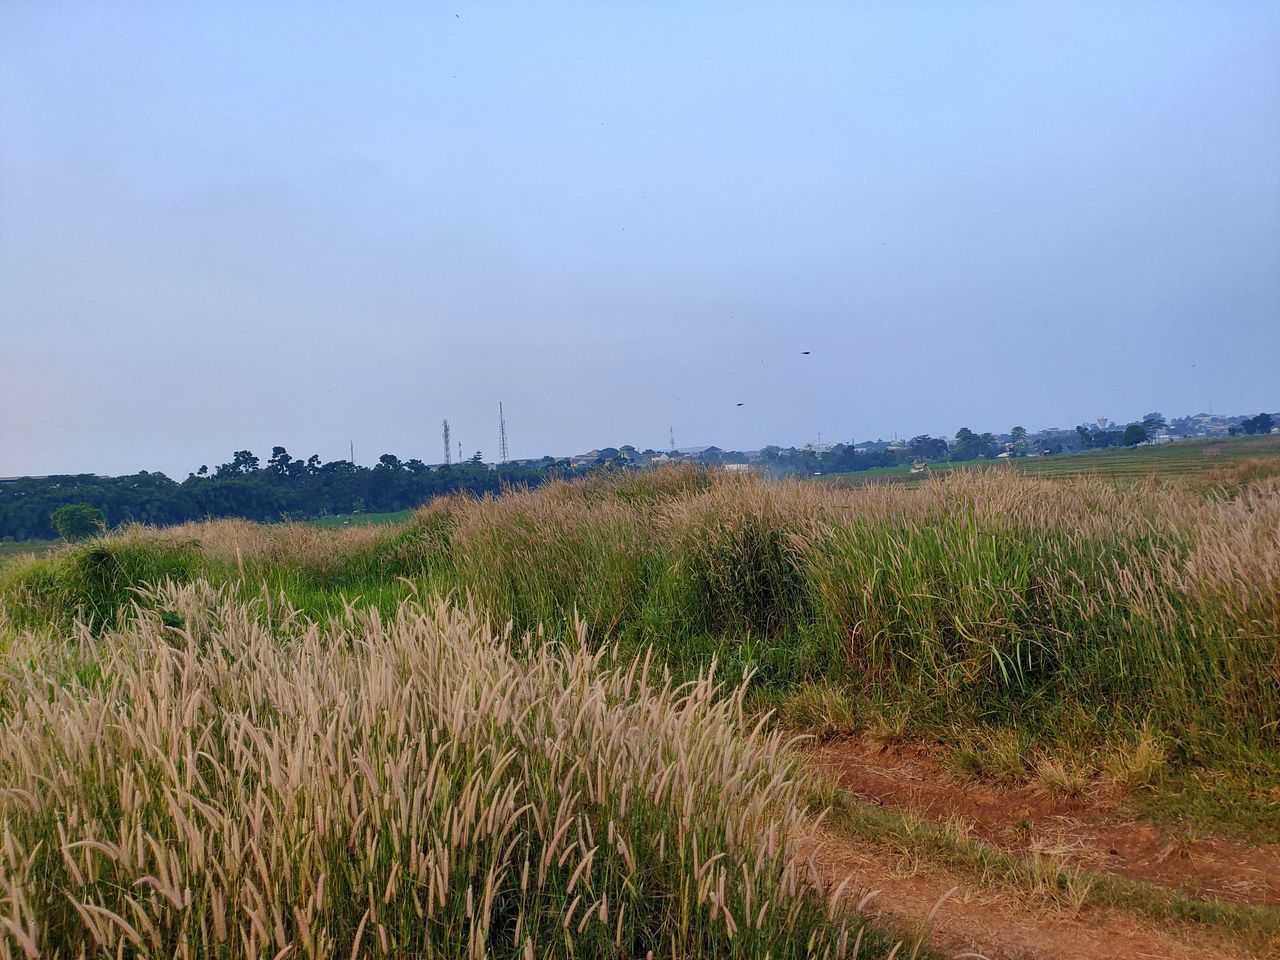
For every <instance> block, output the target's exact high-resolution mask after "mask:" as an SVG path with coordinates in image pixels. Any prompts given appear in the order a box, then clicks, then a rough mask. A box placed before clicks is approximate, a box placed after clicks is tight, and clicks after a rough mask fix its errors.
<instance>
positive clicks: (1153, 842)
mask: <svg viewBox="0 0 1280 960" xmlns="http://www.w3.org/2000/svg"><path fill="white" fill-rule="evenodd" d="M809 753H810V755H811V756H812V758H813V761H814V765H815V767H816V769H817V771H818V772H819V773H821V774H823V775H824V776H827V777H829V778H830V779H832V780H834V781H836V782H837V783H839V784H840V785H841V786H842V787H844V788H845V789H847V790H849V791H850V792H851V793H853V794H855V795H857V796H859V797H861V798H863V799H866V800H871V801H874V802H876V803H881V804H884V805H886V806H893V807H897V808H899V809H903V810H907V811H910V812H912V813H914V814H917V815H919V816H922V817H928V818H930V819H934V820H944V821H945V820H961V821H963V822H965V823H966V824H967V825H968V827H969V829H970V831H971V832H972V833H973V834H974V835H975V836H977V837H979V838H980V839H982V840H984V841H986V842H988V843H991V844H993V845H994V846H998V847H1001V848H1002V849H1005V850H1010V851H1013V852H1020V853H1029V852H1031V851H1032V850H1036V849H1039V850H1040V851H1042V852H1045V853H1049V854H1052V855H1054V856H1056V857H1058V858H1060V859H1062V860H1064V861H1065V862H1067V863H1071V864H1078V865H1080V866H1083V867H1086V868H1087V869H1090V870H1094V871H1098V872H1103V873H1111V874H1117V875H1120V876H1125V877H1131V878H1133V879H1136V880H1142V881H1144V882H1147V883H1154V884H1160V885H1162V886H1168V887H1175V888H1177V889H1180V890H1183V891H1185V892H1186V893H1188V894H1190V895H1192V896H1196V897H1215V898H1217V899H1220V900H1234V901H1237V902H1240V903H1258V904H1269V905H1273V906H1275V905H1280V845H1277V844H1264V845H1260V846H1247V845H1244V844H1239V843H1232V842H1229V841H1226V840H1218V839H1205V840H1194V841H1183V842H1178V841H1175V840H1173V839H1172V838H1170V837H1168V836H1166V835H1163V834H1161V833H1160V832H1159V831H1157V830H1156V829H1155V828H1154V827H1153V826H1151V824H1149V823H1146V822H1144V821H1141V820H1136V819H1133V818H1132V817H1126V816H1124V815H1123V813H1122V812H1121V811H1120V809H1119V808H1118V806H1117V804H1116V802H1115V798H1114V797H1109V796H1106V795H1100V794H1095V795H1090V796H1087V797H1081V798H1078V799H1070V798H1063V797H1058V796H1053V795H1051V794H1048V793H1047V792H1045V791H1043V790H1041V789H1039V788H1037V787H1033V786H1007V787H1006V786H994V785H991V784H987V783H961V782H957V781H956V779H955V778H954V777H952V776H951V775H950V774H949V773H948V772H947V771H946V770H945V769H944V768H943V767H942V764H941V762H940V753H939V750H938V749H937V748H934V747H931V746H927V745H907V746H880V745H876V744H873V743H870V742H867V741H862V740H847V741H841V742H837V743H830V744H824V745H822V746H819V747H815V748H813V749H812V750H810V751H809Z"/></svg>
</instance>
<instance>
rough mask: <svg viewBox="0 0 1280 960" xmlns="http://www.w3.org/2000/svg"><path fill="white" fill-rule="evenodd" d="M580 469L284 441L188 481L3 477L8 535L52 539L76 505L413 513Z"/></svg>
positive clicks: (158, 514) (0, 523)
mask: <svg viewBox="0 0 1280 960" xmlns="http://www.w3.org/2000/svg"><path fill="white" fill-rule="evenodd" d="M572 472H573V471H572V470H571V469H570V467H569V462H568V461H567V460H556V459H554V458H552V457H544V458H543V459H542V460H538V461H532V462H521V463H520V464H503V465H501V466H499V467H497V468H492V467H490V466H488V465H486V464H484V463H483V462H481V458H480V455H479V454H478V453H477V454H476V455H475V456H473V457H472V458H471V459H470V460H467V461H464V462H462V463H458V464H453V465H450V466H436V467H433V466H428V465H427V464H425V463H423V462H422V461H421V460H416V459H414V460H403V461H402V460H400V459H399V458H398V457H396V456H395V455H393V454H390V453H387V454H383V455H382V456H381V457H379V458H378V462H377V464H375V465H374V466H372V467H365V466H360V465H358V464H354V463H352V462H351V461H349V460H334V461H330V462H328V463H321V462H320V458H319V457H317V456H312V457H309V458H307V459H306V460H300V459H295V458H293V457H291V456H290V455H289V453H288V451H287V450H285V448H284V447H274V448H273V449H272V452H271V457H270V458H269V459H268V460H267V462H266V463H265V464H263V463H261V462H260V461H259V458H258V457H256V456H254V455H253V453H252V452H250V451H248V450H238V451H236V452H235V453H234V454H233V455H232V458H231V460H230V461H228V462H227V463H223V464H220V465H218V466H217V467H215V468H214V469H212V470H210V469H209V467H208V466H202V467H200V469H199V470H196V471H194V472H192V473H190V474H189V475H188V476H187V478H186V479H185V480H183V481H181V482H179V481H176V480H173V479H171V478H169V477H167V476H165V475H164V474H163V473H149V472H147V471H145V470H144V471H142V472H140V473H135V474H130V475H128V476H121V477H99V476H95V475H94V474H77V475H65V476H51V477H41V478H36V477H23V478H21V479H17V480H11V481H6V482H4V483H0V538H12V539H14V540H37V539H49V538H52V537H54V536H55V535H56V534H57V532H58V531H57V530H56V528H55V526H54V522H53V513H54V511H55V510H57V509H58V508H59V507H61V506H63V505H66V504H73V503H74V504H88V505H89V506H91V507H93V508H95V509H97V510H99V511H101V512H102V515H103V518H104V521H105V524H106V525H107V526H109V527H118V526H124V525H126V524H130V523H147V524H154V525H157V526H165V525H168V524H174V523H183V522H185V521H189V520H202V519H205V518H221V517H242V518H244V519H246V520H258V521H263V522H273V521H279V520H288V519H306V518H312V517H321V516H332V515H335V514H345V513H361V512H371V513H373V512H378V513H381V512H389V511H394V510H405V509H409V508H412V507H417V506H420V505H421V504H423V503H424V502H426V501H427V500H429V499H431V498H432V497H434V496H438V495H440V494H449V493H458V492H464V493H469V494H474V495H480V494H486V493H497V492H498V491H500V490H501V489H502V488H503V487H504V486H512V485H527V486H530V487H533V486H537V485H538V484H540V483H543V482H544V481H546V480H547V479H549V478H550V477H552V476H560V475H567V474H570V473H572Z"/></svg>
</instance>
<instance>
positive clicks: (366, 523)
mask: <svg viewBox="0 0 1280 960" xmlns="http://www.w3.org/2000/svg"><path fill="white" fill-rule="evenodd" d="M412 513H413V511H412V510H396V511H394V512H393V513H340V514H336V515H335V516H332V517H316V518H315V519H313V520H306V521H303V522H304V523H307V524H309V525H310V526H313V527H370V526H373V527H377V526H386V525H387V524H389V523H404V522H405V521H406V520H408V519H409V517H410V516H411V515H412Z"/></svg>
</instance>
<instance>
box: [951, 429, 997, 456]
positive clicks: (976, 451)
mask: <svg viewBox="0 0 1280 960" xmlns="http://www.w3.org/2000/svg"><path fill="white" fill-rule="evenodd" d="M995 445H996V438H995V435H994V434H990V433H982V434H978V433H974V432H973V431H972V430H970V429H969V428H968V427H961V428H960V429H959V430H957V431H956V446H955V449H954V450H952V451H951V459H952V460H976V459H978V458H979V457H991V456H995V453H996V450H995Z"/></svg>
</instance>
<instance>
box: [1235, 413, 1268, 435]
mask: <svg viewBox="0 0 1280 960" xmlns="http://www.w3.org/2000/svg"><path fill="white" fill-rule="evenodd" d="M1275 425H1276V423H1275V418H1274V417H1272V416H1271V414H1269V413H1260V414H1258V415H1257V416H1256V417H1250V418H1249V419H1247V420H1243V421H1241V423H1240V427H1241V429H1243V430H1244V432H1245V433H1249V434H1256V433H1270V432H1271V430H1272V428H1273V427H1275Z"/></svg>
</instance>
